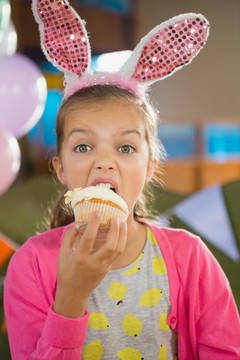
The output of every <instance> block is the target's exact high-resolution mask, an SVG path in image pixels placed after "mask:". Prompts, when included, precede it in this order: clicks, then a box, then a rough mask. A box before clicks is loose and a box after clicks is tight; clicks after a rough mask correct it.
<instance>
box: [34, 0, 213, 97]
mask: <svg viewBox="0 0 240 360" xmlns="http://www.w3.org/2000/svg"><path fill="white" fill-rule="evenodd" d="M32 10H33V13H34V16H35V19H36V21H37V23H38V24H39V31H40V37H41V46H42V50H43V52H44V54H45V56H46V57H47V59H48V60H49V61H50V62H51V63H52V64H53V65H54V66H55V67H56V68H58V69H59V70H60V71H62V72H63V73H64V76H65V83H66V88H65V98H67V97H69V96H70V95H72V94H73V93H75V92H76V91H78V90H80V89H81V88H84V87H88V86H92V85H97V84H114V85H118V86H120V87H122V88H124V89H128V90H131V91H133V92H134V93H136V94H137V95H138V96H142V97H143V96H144V94H145V91H146V89H147V88H148V86H149V85H151V84H152V83H154V82H155V81H157V80H161V79H164V78H166V77H168V76H170V75H172V74H173V73H174V72H175V71H177V70H179V69H181V68H182V67H183V66H184V65H187V64H189V63H190V62H191V60H192V59H193V58H194V57H195V56H196V55H197V54H198V52H199V51H200V50H201V48H202V47H203V46H204V44H205V43H206V41H207V38H208V34H209V23H208V21H207V20H206V19H205V18H204V17H203V16H202V15H201V14H193V13H189V14H183V15H179V16H176V17H173V18H172V19H170V20H168V21H166V22H164V23H162V24H160V25H158V26H156V27H155V28H154V29H152V30H151V31H150V32H149V33H148V34H147V35H146V36H145V37H144V38H143V39H142V40H141V41H140V43H139V44H138V45H137V47H136V48H135V49H134V51H133V52H132V54H131V56H130V58H129V59H128V60H127V61H126V63H125V64H124V65H123V66H122V67H121V68H120V70H118V71H117V72H114V73H106V72H104V73H98V72H95V73H92V72H91V70H90V65H91V49H90V45H89V40H88V35H87V31H86V29H85V26H84V22H83V21H82V20H81V18H80V17H79V15H78V14H77V13H76V12H75V10H74V9H73V8H72V7H71V6H70V5H69V3H68V1H67V0H33V2H32Z"/></svg>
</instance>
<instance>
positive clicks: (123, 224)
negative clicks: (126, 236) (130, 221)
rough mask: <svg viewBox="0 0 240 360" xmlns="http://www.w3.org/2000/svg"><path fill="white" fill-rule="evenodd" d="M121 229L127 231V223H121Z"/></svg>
mask: <svg viewBox="0 0 240 360" xmlns="http://www.w3.org/2000/svg"><path fill="white" fill-rule="evenodd" d="M121 227H122V228H123V230H127V223H126V222H121Z"/></svg>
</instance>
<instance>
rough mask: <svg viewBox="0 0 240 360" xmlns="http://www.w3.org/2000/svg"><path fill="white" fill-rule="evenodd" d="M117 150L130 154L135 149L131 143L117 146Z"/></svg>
mask: <svg viewBox="0 0 240 360" xmlns="http://www.w3.org/2000/svg"><path fill="white" fill-rule="evenodd" d="M119 151H120V152H121V153H123V154H132V153H133V152H134V151H135V149H134V147H133V146H131V145H123V146H121V147H120V148H119Z"/></svg>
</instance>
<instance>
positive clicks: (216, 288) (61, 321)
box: [4, 224, 240, 360]
mask: <svg viewBox="0 0 240 360" xmlns="http://www.w3.org/2000/svg"><path fill="white" fill-rule="evenodd" d="M70 226H71V225H70ZM148 226H149V227H150V228H151V230H152V231H153V233H154V235H155V237H156V239H157V241H158V243H159V246H160V248H161V251H162V253H163V256H164V259H165V262H166V266H167V271H168V276H169V285H170V301H171V305H172V310H171V313H170V315H169V317H168V323H169V325H170V326H171V327H172V329H173V330H174V331H175V332H177V333H178V359H180V360H185V359H186V360H191V359H194V360H195V359H204V360H207V359H211V360H215V359H217V360H232V359H236V360H237V359H238V360H239V359H240V321H239V315H238V311H237V308H236V305H235V302H234V299H233V296H232V293H231V289H230V286H229V283H228V281H227V279H226V277H225V275H224V273H223V271H222V270H221V268H220V266H219V265H218V263H217V261H216V260H215V258H214V257H213V256H212V255H211V253H210V252H209V251H208V249H207V247H206V246H205V245H204V243H203V242H202V241H201V240H200V239H199V238H197V237H196V236H193V235H192V234H190V233H188V232H186V231H184V230H176V229H170V228H169V229H167V228H158V227H156V226H153V225H150V224H148ZM66 228H67V227H62V228H57V229H54V230H51V231H48V232H46V233H43V234H40V235H37V236H34V237H32V238H31V239H29V240H28V241H27V242H26V243H25V244H24V245H23V246H21V247H20V249H19V250H18V251H17V252H16V253H15V254H14V255H13V257H12V259H11V261H10V264H9V267H8V272H7V276H6V281H5V291H4V306H5V315H6V320H7V328H8V335H9V343H10V348H11V354H12V359H13V360H30V359H31V360H33V359H34V360H55V359H58V360H75V359H76V360H79V359H81V353H82V346H83V344H84V340H85V335H86V331H87V324H88V318H89V313H88V312H86V314H85V316H84V317H82V318H78V319H68V318H64V317H62V316H60V315H57V314H56V313H54V312H53V310H52V306H53V303H54V296H55V291H56V282H57V261H58V252H59V248H60V245H61V242H62V238H63V234H64V231H65V230H66ZM146 346H147V344H146ZM149 360H153V359H149Z"/></svg>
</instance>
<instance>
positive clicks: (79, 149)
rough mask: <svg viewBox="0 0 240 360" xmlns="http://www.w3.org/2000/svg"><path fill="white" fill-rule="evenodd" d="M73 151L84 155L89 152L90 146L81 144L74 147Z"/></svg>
mask: <svg viewBox="0 0 240 360" xmlns="http://www.w3.org/2000/svg"><path fill="white" fill-rule="evenodd" d="M75 150H76V151H77V152H80V153H85V152H88V151H90V150H91V148H90V146H88V145H86V144H81V145H78V146H76V147H75Z"/></svg>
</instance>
